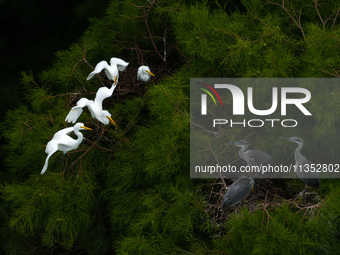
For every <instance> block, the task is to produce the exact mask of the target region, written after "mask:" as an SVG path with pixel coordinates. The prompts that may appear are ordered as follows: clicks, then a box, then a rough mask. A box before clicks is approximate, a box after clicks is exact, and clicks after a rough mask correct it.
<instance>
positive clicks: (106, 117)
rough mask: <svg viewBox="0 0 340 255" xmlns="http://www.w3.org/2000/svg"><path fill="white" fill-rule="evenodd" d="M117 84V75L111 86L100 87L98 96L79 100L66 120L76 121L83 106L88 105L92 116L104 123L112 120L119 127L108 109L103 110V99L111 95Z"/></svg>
mask: <svg viewBox="0 0 340 255" xmlns="http://www.w3.org/2000/svg"><path fill="white" fill-rule="evenodd" d="M116 86H117V77H115V78H114V83H113V84H112V86H111V88H110V89H109V88H106V87H101V88H99V89H98V91H97V93H96V97H95V99H94V101H93V100H89V99H87V98H81V99H79V100H78V102H77V105H76V106H74V107H72V109H71V110H70V112H69V113H68V115H67V116H66V118H65V121H67V122H70V123H75V122H76V121H77V120H78V118H79V116H80V115H81V114H82V112H83V108H84V107H87V108H88V109H89V111H90V113H91V116H92V118H96V119H97V120H99V121H100V122H101V123H103V124H104V125H107V124H109V123H110V122H111V123H112V124H113V125H114V126H116V127H117V125H116V123H115V122H114V121H113V119H112V118H111V113H109V112H108V111H107V110H103V100H104V99H106V98H108V97H110V96H111V95H112V93H113V91H114V89H115V88H116Z"/></svg>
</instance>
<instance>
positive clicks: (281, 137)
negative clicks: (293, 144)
mask: <svg viewBox="0 0 340 255" xmlns="http://www.w3.org/2000/svg"><path fill="white" fill-rule="evenodd" d="M279 138H280V139H287V140H290V138H291V137H283V136H280V137H279Z"/></svg>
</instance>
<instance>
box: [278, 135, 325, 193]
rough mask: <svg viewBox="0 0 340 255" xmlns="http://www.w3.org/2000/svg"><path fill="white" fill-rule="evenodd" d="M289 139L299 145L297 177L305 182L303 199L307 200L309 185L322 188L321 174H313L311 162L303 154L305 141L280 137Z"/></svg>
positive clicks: (296, 166)
mask: <svg viewBox="0 0 340 255" xmlns="http://www.w3.org/2000/svg"><path fill="white" fill-rule="evenodd" d="M280 138H283V139H287V140H289V141H291V142H294V143H297V144H298V147H297V148H296V150H295V155H294V157H295V166H294V168H295V172H296V175H297V176H298V177H299V178H300V179H301V180H302V181H304V182H305V188H304V189H303V191H302V197H303V199H305V195H306V190H307V185H309V186H312V187H315V188H318V187H319V186H320V179H319V174H318V173H317V172H312V171H311V169H310V167H309V166H310V165H311V164H312V162H310V161H309V160H308V159H306V158H305V157H304V156H303V155H302V154H301V149H302V147H303V140H302V139H301V138H300V137H296V136H294V137H280Z"/></svg>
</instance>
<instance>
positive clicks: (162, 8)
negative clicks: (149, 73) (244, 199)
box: [0, 0, 340, 254]
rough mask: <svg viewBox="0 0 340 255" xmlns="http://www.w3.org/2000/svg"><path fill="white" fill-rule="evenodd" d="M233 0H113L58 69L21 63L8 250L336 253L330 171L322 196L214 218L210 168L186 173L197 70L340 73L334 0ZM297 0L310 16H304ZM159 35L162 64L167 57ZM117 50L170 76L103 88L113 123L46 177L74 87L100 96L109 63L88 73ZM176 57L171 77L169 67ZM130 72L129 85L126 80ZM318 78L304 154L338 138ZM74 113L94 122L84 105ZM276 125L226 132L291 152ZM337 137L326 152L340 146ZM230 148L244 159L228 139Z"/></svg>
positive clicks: (6, 130) (334, 188)
mask: <svg viewBox="0 0 340 255" xmlns="http://www.w3.org/2000/svg"><path fill="white" fill-rule="evenodd" d="M235 2H236V1H227V2H226V3H225V4H222V3H221V1H207V2H206V3H195V4H194V3H192V2H191V1H180V2H178V1H157V2H156V3H154V4H151V5H150V2H147V1H123V2H119V1H112V2H111V3H110V4H109V6H108V7H107V9H106V12H105V14H103V16H102V17H100V18H96V19H92V20H91V25H90V26H89V28H88V30H87V31H86V32H85V33H84V35H83V36H82V37H81V38H80V39H79V41H78V42H77V43H74V44H72V45H71V46H70V48H69V49H68V50H63V51H59V52H57V53H56V59H55V61H54V62H53V64H52V65H51V66H50V67H48V68H46V69H45V70H44V71H42V72H41V73H40V74H32V73H22V84H23V86H24V90H25V99H26V103H25V104H23V105H22V106H20V107H18V108H17V109H15V110H12V111H9V112H8V113H7V117H6V120H5V121H4V122H2V123H1V127H0V128H1V131H2V134H3V138H4V139H5V140H6V143H5V144H3V145H2V146H1V150H2V151H3V152H4V153H5V156H6V158H5V160H6V170H5V171H4V172H3V173H2V187H1V193H2V199H3V201H1V207H0V208H1V210H2V211H3V215H7V216H8V217H3V218H4V222H5V224H6V225H1V228H0V231H1V233H2V234H3V233H4V234H3V235H4V236H6V239H8V240H9V244H8V245H7V246H6V248H5V249H6V251H7V252H8V254H16V253H18V252H26V253H31V254H39V253H40V254H46V253H47V252H46V251H50V252H57V253H58V252H60V253H67V252H70V253H74V254H108V253H119V254H157V253H159V254H182V253H193V254H249V253H250V254H282V253H285V254H289V253H301V254H305V253H307V254H320V253H329V254H332V253H334V254H335V253H336V251H337V250H338V249H339V244H338V240H339V219H340V215H339V207H340V204H339V203H340V197H339V192H338V191H339V185H337V184H336V182H335V181H334V182H330V181H329V182H327V181H325V182H323V183H322V187H321V188H320V194H321V195H320V196H321V199H322V200H321V202H320V203H319V204H317V205H315V206H314V207H311V208H304V209H302V210H300V211H299V210H298V209H296V207H294V203H293V202H292V203H286V204H282V205H281V206H279V207H268V208H262V207H260V206H259V207H258V209H256V210H255V211H254V212H248V211H247V210H245V209H243V210H241V213H239V214H235V215H234V216H231V218H228V219H226V220H225V222H222V223H221V224H220V225H218V224H215V223H213V220H212V219H211V217H212V216H211V215H209V213H208V212H207V210H206V208H207V204H208V203H210V201H209V194H207V193H206V191H205V189H204V188H203V183H207V182H209V180H194V179H190V176H189V163H190V153H189V148H190V144H189V143H190V142H189V141H190V138H189V127H190V123H189V117H190V109H189V101H190V100H189V92H190V91H189V90H190V88H189V83H190V78H192V77H204V76H206V77H265V78H268V77H275V78H277V77H334V76H338V73H337V71H336V70H338V69H339V68H338V63H339V47H337V46H338V41H339V27H338V26H337V24H338V23H337V21H336V20H335V15H336V13H334V11H336V10H337V8H339V5H338V3H337V2H335V1H334V2H333V1H331V2H330V3H328V4H326V2H322V3H321V2H318V3H319V7H318V8H319V9H318V10H319V13H320V14H318V12H317V9H316V7H315V5H314V3H310V1H302V3H299V4H298V3H295V2H293V1H290V2H286V6H285V9H283V7H282V6H280V4H281V3H282V2H281V1H278V2H277V3H276V2H271V1H266V2H265V3H264V2H263V1H255V0H254V1H242V2H241V3H242V4H241V3H240V2H238V3H237V4H236V3H235ZM88 4H89V5H90V3H88ZM84 6H86V5H84ZM229 7H230V8H229ZM300 9H301V21H302V23H301V24H296V23H295V22H294V19H295V20H296V18H298V16H296V15H299V14H298V13H300ZM79 11H80V12H81V13H86V11H85V10H79ZM287 12H288V13H287ZM319 15H320V16H321V17H323V18H322V19H320V18H319ZM292 17H293V18H294V19H292ZM327 18H328V21H327V22H325V20H326V19H327ZM300 25H301V26H300ZM150 33H151V35H150ZM165 34H166V38H167V41H166V44H167V50H168V53H169V54H168V63H163V61H162V58H161V57H162V54H163V47H164V42H163V38H164V35H165ZM150 36H153V37H152V40H151V38H150ZM156 49H157V50H156ZM159 55H161V56H159ZM113 56H115V57H121V58H123V59H124V60H126V61H128V62H130V65H129V68H136V66H137V64H141V63H144V62H145V63H147V64H148V65H150V67H151V70H154V69H157V68H159V70H161V71H159V72H160V74H159V75H160V76H161V77H162V79H161V80H160V81H158V82H157V83H152V82H151V84H148V85H146V92H145V93H144V94H143V95H139V96H134V95H127V96H122V95H120V96H119V97H118V100H117V95H118V93H119V92H117V91H116V92H115V95H114V96H113V97H112V98H110V99H106V100H105V101H104V105H105V109H107V110H109V111H110V112H111V113H112V115H113V119H114V120H115V121H116V122H117V123H118V128H117V129H116V130H115V129H114V128H113V127H112V126H105V127H103V128H102V130H101V131H103V135H99V133H98V131H93V132H89V133H85V131H84V136H85V137H86V140H85V142H84V143H82V144H81V145H80V146H79V148H78V150H77V151H74V152H72V153H69V158H70V159H69V160H68V162H67V166H68V168H69V169H68V172H66V173H63V171H64V170H65V169H64V168H63V165H62V162H61V160H60V156H61V153H56V155H54V156H53V157H51V159H50V164H49V168H48V170H47V172H46V173H45V175H42V176H41V175H40V174H39V173H40V171H41V168H42V166H43V163H44V160H45V157H46V154H45V153H44V150H45V145H46V143H47V142H48V141H49V140H50V139H51V138H52V136H53V134H54V133H55V132H56V131H58V130H60V129H62V128H64V127H67V126H70V125H67V124H66V123H65V121H64V119H65V116H66V115H67V113H68V111H69V109H70V107H71V106H73V105H74V104H75V102H76V101H77V100H78V99H79V98H81V97H84V96H86V97H87V98H89V99H93V98H94V93H95V91H96V90H97V89H98V88H99V87H100V86H102V85H110V84H109V82H108V81H107V80H106V79H105V77H104V76H103V75H99V76H95V77H94V78H92V79H91V80H90V81H88V82H87V81H86V77H87V75H88V74H89V72H91V71H92V70H93V69H92V67H93V66H94V65H95V64H96V63H97V62H99V61H101V60H106V61H109V59H110V58H111V57H113ZM164 66H165V67H164ZM172 66H175V69H172V70H171V74H169V75H167V76H165V75H164V74H163V73H162V67H163V68H165V69H170V67H172ZM126 72H127V71H126ZM122 74H123V73H122ZM124 74H125V73H124ZM156 75H157V73H156ZM162 75H163V76H162ZM122 77H124V76H123V75H122V76H121V78H120V81H119V85H120V86H122V88H124V87H126V86H128V85H129V84H127V83H128V82H126V81H124V79H123V78H122ZM136 86H141V85H140V84H137V85H136ZM310 86H311V87H310V90H311V92H312V94H313V95H315V97H317V98H318V100H313V102H310V105H309V108H310V109H311V110H312V111H313V120H312V122H314V123H308V122H305V123H302V124H301V127H302V128H297V129H295V130H294V132H296V134H295V135H301V136H302V137H303V136H304V133H303V132H304V130H306V128H308V125H312V127H311V128H308V132H309V133H308V136H309V137H310V139H311V140H310V141H309V142H306V143H307V144H308V143H309V144H308V145H309V146H308V149H307V150H306V151H304V152H306V153H307V154H309V153H312V154H309V155H315V157H316V158H317V157H319V158H325V155H324V154H322V153H319V152H318V150H319V148H316V144H318V145H320V146H322V148H325V147H326V146H328V145H329V141H330V140H331V139H333V140H335V141H337V140H336V139H339V138H338V134H337V133H338V130H339V120H340V119H339V114H338V111H339V108H340V107H339V94H340V91H339V90H338V89H336V88H333V87H332V86H328V85H327V84H322V85H321V86H322V87H323V90H322V92H320V93H319V91H320V90H318V88H317V85H315V84H314V85H310ZM256 89H257V92H256V94H255V95H254V101H255V102H259V101H260V100H262V101H270V100H267V99H268V98H270V97H271V94H270V93H269V92H270V91H269V92H268V90H266V89H265V88H264V89H263V88H261V87H260V86H258V87H256ZM330 112H331V113H332V114H330ZM294 114H295V113H294ZM333 114H334V115H333ZM334 116H335V117H334ZM80 120H81V121H83V122H84V123H86V124H88V125H90V126H91V125H94V124H93V123H92V120H91V118H90V114H89V113H88V112H87V111H84V113H83V114H82V116H81V117H80ZM91 127H92V126H91ZM261 132H262V133H261ZM263 133H266V134H270V137H271V138H270V139H271V140H270V139H269V140H264V139H263ZM326 134H327V137H325V135H326ZM281 135H285V133H284V131H283V130H282V129H279V130H269V129H265V130H262V131H259V132H257V133H256V132H253V131H252V130H249V129H244V130H242V131H233V132H228V134H226V135H225V137H223V139H221V143H222V142H223V143H224V140H231V139H233V138H235V137H249V138H250V139H251V140H252V141H254V142H255V141H256V142H257V143H256V145H257V146H258V147H257V148H259V149H262V148H267V149H271V151H272V153H273V156H274V158H277V159H279V160H283V159H282V158H283V157H285V160H286V161H291V160H292V155H291V154H292V153H291V152H292V148H291V144H287V143H284V142H283V141H281V142H280V141H279V142H277V139H276V138H277V137H278V136H281ZM202 137H203V139H204V136H202ZM274 137H275V139H276V140H275V141H276V143H272V141H273V140H274ZM222 140H223V141H222ZM313 141H314V142H313ZM268 144H271V145H268ZM273 144H276V146H277V147H276V148H275V145H273ZM337 144H339V143H333V144H332V147H331V148H330V151H331V153H329V155H328V157H329V158H336V157H334V155H335V156H336V155H339V149H338V148H337ZM306 147H307V146H306ZM325 153H326V152H325ZM226 154H227V155H226V158H228V159H232V158H235V157H237V155H236V152H234V151H231V150H230V151H228V153H226ZM316 154H317V155H316ZM289 155H290V156H289ZM329 158H327V159H329ZM70 162H74V163H73V164H72V165H71V163H70ZM278 203H281V201H278ZM8 233H10V234H8ZM28 247H34V248H28Z"/></svg>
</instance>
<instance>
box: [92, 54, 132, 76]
mask: <svg viewBox="0 0 340 255" xmlns="http://www.w3.org/2000/svg"><path fill="white" fill-rule="evenodd" d="M128 65H129V63H127V62H125V61H124V60H122V59H120V58H111V60H110V65H109V64H108V63H107V62H106V61H105V60H103V61H100V62H99V63H98V64H97V65H96V67H95V68H94V70H93V72H91V73H90V74H89V76H88V77H87V80H89V79H91V78H92V77H93V76H94V75H95V74H98V73H100V72H101V71H103V70H104V71H105V74H106V76H107V78H108V79H109V80H112V81H113V80H114V78H115V77H117V79H118V78H119V72H118V71H124V70H125V68H126V67H127V66H128Z"/></svg>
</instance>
